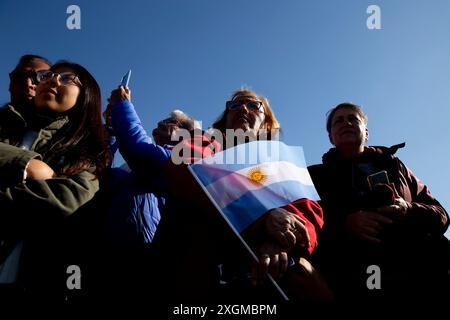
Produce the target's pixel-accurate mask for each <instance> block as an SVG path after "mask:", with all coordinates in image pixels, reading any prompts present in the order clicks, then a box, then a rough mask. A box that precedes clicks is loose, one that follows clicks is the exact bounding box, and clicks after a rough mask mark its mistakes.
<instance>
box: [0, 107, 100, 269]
mask: <svg viewBox="0 0 450 320" xmlns="http://www.w3.org/2000/svg"><path fill="white" fill-rule="evenodd" d="M26 119H32V118H29V117H24V116H23V115H22V114H21V113H20V112H19V111H18V110H16V109H14V107H12V106H11V105H7V106H5V107H3V108H0V238H1V237H2V236H4V235H5V232H6V234H11V235H15V236H17V237H19V238H21V237H22V236H24V235H25V234H27V230H29V229H30V228H33V229H35V228H38V227H41V226H42V227H46V226H50V225H53V222H57V221H61V220H63V218H64V217H67V216H70V215H72V214H73V213H74V212H75V211H76V210H77V209H78V208H80V207H81V206H83V205H84V204H86V203H87V202H88V201H89V200H91V199H92V198H93V197H94V195H95V193H96V192H97V191H98V189H99V182H98V179H95V177H94V175H93V174H92V173H91V170H87V171H83V172H81V173H79V174H76V175H74V176H70V177H58V178H54V179H48V180H24V179H23V177H24V171H25V167H26V165H27V163H28V161H29V160H31V159H40V160H42V161H44V162H46V163H48V162H47V160H49V159H51V157H52V153H51V150H50V146H51V144H50V143H49V142H50V141H51V139H52V137H53V136H54V135H55V133H56V132H58V130H60V129H61V128H63V126H64V125H65V124H66V123H67V122H68V121H69V120H68V118H67V117H60V118H57V119H38V120H36V119H34V120H30V121H28V123H27V121H26ZM32 122H33V123H32ZM30 127H33V129H34V130H35V131H38V135H37V138H36V140H35V141H34V143H33V144H32V146H31V148H30V150H24V149H21V148H19V147H17V145H19V144H20V143H21V141H22V138H23V136H24V134H25V132H26V131H27V130H29V128H30ZM39 128H40V129H39ZM53 160H54V159H53ZM52 163H58V165H61V166H64V159H63V158H62V159H60V161H59V162H58V161H56V162H55V161H52ZM51 167H52V169H54V170H55V168H54V166H53V165H51ZM55 171H56V170H55ZM0 261H1V260H0Z"/></svg>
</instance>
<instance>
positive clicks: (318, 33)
mask: <svg viewBox="0 0 450 320" xmlns="http://www.w3.org/2000/svg"><path fill="white" fill-rule="evenodd" d="M71 4H76V5H78V6H79V7H80V9H81V29H80V30H69V29H68V28H67V27H66V19H67V18H68V17H69V14H67V13H66V9H67V7H68V6H69V5H71ZM371 4H375V5H378V6H379V7H380V9H381V27H382V28H381V30H369V29H368V28H367V27H366V20H367V18H368V17H369V14H367V13H366V9H367V7H368V6H369V5H371ZM449 17H450V2H449V1H445V0H435V1H432V2H431V1H425V0H423V1H419V0H414V1H400V0H389V1H377V0H375V1H373V0H372V1H364V0H358V1H356V0H350V1H323V0H317V1H302V0H289V1H287V0H283V1H275V0H271V1H268V0H239V1H238V0H221V1H216V0H158V1H156V0H149V1H136V0H128V1H126V2H124V1H95V2H94V1H84V0H83V1H73V2H72V1H71V2H69V1H61V0H59V1H56V0H55V1H50V0H41V1H29V2H27V3H25V1H13V0H2V1H1V2H0V30H1V31H0V35H1V41H2V43H3V46H2V48H3V49H2V56H3V59H2V64H1V65H0V88H2V90H0V102H1V103H4V102H7V101H8V100H9V93H8V90H7V89H8V72H10V71H11V70H12V68H13V67H14V65H15V64H16V62H17V60H18V58H19V57H20V56H21V55H23V54H25V53H35V54H39V55H43V56H45V57H47V58H49V59H50V60H51V61H57V60H59V59H69V60H72V61H75V62H78V63H80V64H82V65H84V66H85V67H86V68H87V69H88V70H90V71H91V72H92V74H93V75H94V76H95V77H96V79H97V80H98V82H99V84H100V86H101V88H102V93H103V100H104V101H106V98H107V96H108V95H109V93H110V91H111V90H112V89H113V88H115V87H116V86H117V85H118V83H119V81H120V79H121V77H122V75H123V74H124V73H125V72H126V71H127V70H128V69H132V70H133V74H132V78H131V82H130V87H131V89H132V90H133V102H134V104H135V106H136V109H137V110H138V112H139V114H140V115H141V117H142V119H143V122H144V124H145V127H146V128H147V129H151V128H153V127H154V125H155V123H156V122H157V121H158V120H160V119H162V118H165V117H166V116H167V115H168V113H169V112H170V111H171V110H173V109H175V108H181V109H183V110H184V111H186V112H188V113H190V114H191V115H193V116H195V117H196V118H198V119H200V120H202V121H203V125H204V127H207V126H208V125H210V124H211V123H212V121H213V120H214V119H215V118H216V117H217V116H218V115H219V114H220V113H221V111H222V110H223V108H224V103H225V101H226V99H227V98H228V97H229V95H230V94H231V92H232V91H234V90H236V89H238V88H240V87H241V86H247V87H250V88H251V89H253V90H255V91H257V92H258V93H260V94H262V95H265V96H267V97H268V98H269V100H270V102H271V105H272V107H273V108H274V110H275V112H276V115H277V117H278V118H279V120H280V122H281V124H282V127H283V130H284V140H285V141H286V142H287V143H289V144H293V145H302V146H303V147H304V149H305V154H306V160H307V162H308V163H309V164H313V163H317V162H320V161H321V156H322V154H323V153H324V152H325V151H327V150H328V149H329V147H330V144H329V142H328V138H327V134H326V131H325V124H324V123H325V114H326V112H327V111H328V110H329V109H330V108H332V107H333V106H335V105H336V104H338V103H340V102H343V101H352V102H354V103H357V104H360V105H362V106H363V108H364V110H365V111H366V112H367V114H368V116H369V130H370V139H369V143H370V144H373V145H392V144H397V143H400V142H403V141H405V142H406V148H404V149H402V150H400V151H399V152H398V156H399V157H400V158H401V159H402V160H403V161H404V162H405V163H406V164H407V166H408V167H410V168H411V169H412V170H413V171H414V173H415V174H416V175H417V176H418V177H419V178H420V179H421V180H422V181H424V182H425V183H426V184H427V185H428V186H429V187H430V189H431V191H432V193H433V195H434V196H435V197H436V198H437V199H438V200H439V201H440V202H441V203H442V204H443V205H444V207H445V208H446V209H447V210H448V209H450V190H449V183H450V170H449V161H448V159H449V158H450V148H449V147H450V142H449V137H450V126H449V125H448V122H449V120H450V108H449V104H450V37H449V30H450V19H449ZM446 235H447V236H448V237H450V231H448V232H447V234H446Z"/></svg>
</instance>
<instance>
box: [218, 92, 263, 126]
mask: <svg viewBox="0 0 450 320" xmlns="http://www.w3.org/2000/svg"><path fill="white" fill-rule="evenodd" d="M227 109H228V112H227V115H226V118H225V127H226V129H234V130H237V129H242V130H243V131H244V132H248V131H250V132H253V133H254V134H255V135H256V134H257V133H258V131H259V130H260V129H262V128H263V127H264V122H265V119H266V116H265V113H264V112H265V110H264V105H263V104H262V101H260V100H259V99H257V98H256V97H249V96H246V97H238V98H236V99H235V100H233V101H230V102H228V103H227Z"/></svg>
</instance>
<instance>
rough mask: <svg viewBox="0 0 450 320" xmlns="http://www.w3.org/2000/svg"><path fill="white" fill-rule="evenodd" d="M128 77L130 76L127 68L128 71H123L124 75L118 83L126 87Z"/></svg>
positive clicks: (128, 80)
mask: <svg viewBox="0 0 450 320" xmlns="http://www.w3.org/2000/svg"><path fill="white" fill-rule="evenodd" d="M130 77H131V70H128V72H127V73H125V75H124V76H123V77H122V82H121V83H120V85H121V86H124V87H125V88H127V87H128V83H129V82H130Z"/></svg>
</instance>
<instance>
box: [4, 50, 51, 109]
mask: <svg viewBox="0 0 450 320" xmlns="http://www.w3.org/2000/svg"><path fill="white" fill-rule="evenodd" d="M48 69H50V66H49V65H48V64H47V63H46V62H44V61H42V60H39V59H34V60H32V61H30V62H28V63H25V64H22V65H20V66H19V67H18V68H17V69H15V70H14V71H13V72H11V73H10V86H9V92H10V94H11V104H12V105H16V106H18V105H29V104H31V103H32V102H33V99H34V96H35V95H36V85H37V83H36V72H37V71H40V70H48Z"/></svg>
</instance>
